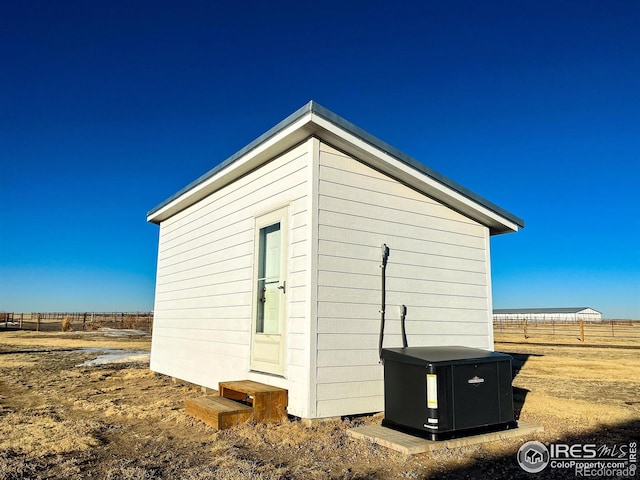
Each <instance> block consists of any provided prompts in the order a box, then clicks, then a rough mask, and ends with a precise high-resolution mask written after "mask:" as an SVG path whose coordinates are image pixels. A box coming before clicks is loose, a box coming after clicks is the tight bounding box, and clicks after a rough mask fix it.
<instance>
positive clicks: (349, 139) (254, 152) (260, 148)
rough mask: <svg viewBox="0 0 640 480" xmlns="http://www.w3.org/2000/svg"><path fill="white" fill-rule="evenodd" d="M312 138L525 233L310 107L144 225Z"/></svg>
mask: <svg viewBox="0 0 640 480" xmlns="http://www.w3.org/2000/svg"><path fill="white" fill-rule="evenodd" d="M311 136H316V137H318V138H320V139H321V140H322V141H324V142H326V143H328V144H330V145H332V146H333V147H335V148H337V149H338V150H341V151H343V152H345V153H347V154H349V155H351V156H353V157H355V158H357V159H358V160H360V161H362V162H364V163H366V164H368V165H370V166H371V167H373V168H375V169H377V170H380V171H381V172H384V173H386V174H387V175H389V176H391V177H393V178H395V179H397V180H398V181H401V182H402V183H404V184H406V185H408V186H410V187H412V188H414V189H416V190H418V191H420V192H422V193H424V194H425V195H427V196H429V197H431V198H434V199H436V200H438V201H440V202H442V203H443V204H445V205H447V206H449V207H450V208H452V209H454V210H456V211H458V212H460V213H462V214H463V215H465V216H467V217H469V218H472V219H474V220H476V221H477V222H479V223H481V224H483V225H485V226H487V227H488V228H489V229H490V232H491V234H499V233H507V232H515V231H517V230H518V228H519V227H524V221H523V220H522V219H520V218H518V217H516V216H515V215H513V214H511V213H509V212H507V211H506V210H503V209H502V208H500V207H498V206H497V205H495V204H493V203H491V202H489V201H488V200H486V199H484V198H482V197H480V196H479V195H477V194H475V193H473V192H472V191H470V190H468V189H466V188H465V187H463V186H461V185H459V184H457V183H456V182H454V181H452V180H450V179H448V178H446V177H444V176H443V175H441V174H439V173H438V172H436V171H434V170H432V169H430V168H428V167H427V166H425V165H424V164H422V163H420V162H418V161H417V160H415V159H413V158H411V157H409V156H408V155H406V154H404V153H402V152H401V151H399V150H397V149H395V148H393V147H391V146H390V145H388V144H387V143H385V142H383V141H382V140H380V139H378V138H376V137H374V136H372V135H370V134H369V133H367V132H365V131H364V130H362V129H361V128H359V127H357V126H355V125H353V124H352V123H350V122H348V121H347V120H345V119H343V118H341V117H339V116H338V115H336V114H335V113H333V112H331V111H330V110H327V109H326V108H324V107H322V106H320V105H318V104H317V103H315V102H309V103H308V104H306V105H305V106H304V107H302V108H300V109H299V110H297V111H296V112H294V113H293V114H291V115H290V116H289V117H287V118H286V119H285V120H283V121H282V122H280V123H279V124H278V125H276V126H275V127H273V128H272V129H270V130H269V131H268V132H266V133H265V134H263V135H261V136H260V137H258V138H257V139H256V140H254V141H253V142H251V143H250V144H249V145H247V146H246V147H244V148H243V149H242V150H240V151H238V152H237V153H235V154H234V155H232V156H231V157H229V158H228V159H226V160H225V161H224V162H222V163H221V164H219V165H218V166H216V167H215V168H213V169H212V170H210V171H209V172H207V173H206V174H204V175H203V176H201V177H200V178H198V179H197V180H195V181H194V182H192V183H191V184H189V185H187V186H186V187H185V188H183V189H182V190H180V191H179V192H178V193H176V194H175V195H173V196H171V197H170V198H169V199H167V200H166V201H164V202H163V203H161V204H160V205H158V206H157V207H155V208H154V209H153V210H151V211H150V212H149V213H148V214H147V221H149V222H153V223H158V224H159V223H160V222H162V221H164V220H166V219H168V218H170V217H171V216H173V215H175V214H176V213H178V212H180V211H182V210H184V209H185V208H187V207H189V206H191V205H193V204H194V203H196V202H198V201H199V200H201V199H203V198H204V197H206V196H208V195H210V194H211V193H213V192H215V191H217V190H219V189H220V188H222V187H224V186H225V185H228V184H229V183H231V182H233V181H235V180H236V179H238V178H240V177H242V176H243V175H246V174H247V173H249V172H250V171H252V170H254V169H256V168H258V167H259V166H260V165H262V164H263V163H265V162H267V161H269V160H270V159H272V158H273V157H275V156H277V155H279V154H281V153H283V152H285V151H287V150H289V149H291V148H292V147H294V146H296V145H298V144H300V143H301V142H303V141H305V140H306V139H307V138H309V137H311Z"/></svg>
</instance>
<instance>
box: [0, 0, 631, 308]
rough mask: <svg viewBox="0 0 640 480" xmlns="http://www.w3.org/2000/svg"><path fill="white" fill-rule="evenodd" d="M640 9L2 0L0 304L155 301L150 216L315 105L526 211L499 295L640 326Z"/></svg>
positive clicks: (497, 299)
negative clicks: (581, 310)
mask: <svg viewBox="0 0 640 480" xmlns="http://www.w3.org/2000/svg"><path fill="white" fill-rule="evenodd" d="M639 21H640V2H637V1H635V0H633V1H632V0H629V1H614V2H602V1H588V0H585V1H566V2H557V1H553V2H552V1H539V0H536V1H486V2H485V1H447V2H444V1H438V2H435V1H434V2H432V1H416V2H401V1H400V2H398V1H396V2H379V1H373V0H371V1H366V2H361V1H353V2H344V1H340V2H338V1H332V0H330V1H324V2H320V3H317V2H316V3H313V2H312V3H308V2H279V1H274V2H224V3H223V2H205V1H198V2H195V1H180V2H178V1H175V2H167V1H154V2H143V1H140V2H124V1H119V0H109V1H100V0H97V1H90V2H87V1H84V0H83V1H64V0H62V1H59V2H50V1H29V0H26V1H24V2H3V3H2V5H1V6H0V68H1V70H0V72H1V75H0V220H1V224H0V311H2V310H6V311H84V310H95V311H112V310H117V311H120V310H150V309H152V308H153V295H154V282H155V278H154V276H155V262H156V253H157V236H158V227H157V226H155V225H152V224H147V223H146V221H145V216H146V212H147V211H148V210H150V209H151V208H153V207H154V206H156V205H157V204H158V203H160V202H161V201H163V200H165V199H166V198H167V197H169V196H170V195H172V194H173V193H175V192H176V191H177V190H179V189H180V188H182V187H184V186H185V185H186V184H188V183H190V182H191V181H192V180H194V179H195V178H197V177H198V176H200V175H201V174H203V173H204V172H206V171H208V170H209V169H210V168H212V167H213V166H215V165H216V164H217V163H218V162H220V161H222V160H224V159H225V158H227V157H228V156H229V155H231V154H233V153H234V152H235V151H237V150H239V149H240V148H242V147H243V146H244V145H245V144H247V143H249V142H250V141H251V140H253V139H254V138H255V137H257V136H258V135H260V134H261V133H263V132H264V131H265V130H267V129H269V128H270V127H271V126H273V125H274V124H275V123H277V122H278V121H280V120H282V119H283V118H284V117H286V116H287V115H288V114H290V113H291V112H293V111H295V110H296V109H297V108H299V107H300V106H302V105H303V104H305V103H306V102H307V101H309V100H311V99H313V100H315V101H317V102H319V103H320V104H321V105H323V106H325V107H327V108H329V109H331V110H333V111H335V112H336V113H338V114H339V115H341V116H343V117H345V118H346V119H347V120H349V121H351V122H353V123H355V124H356V125H358V126H359V127H362V128H364V129H365V130H367V131H368V132H370V133H371V134H373V135H376V136H378V137H379V138H381V139H382V140H384V141H386V142H388V143H390V144H392V145H393V146H395V147H396V148H399V149H400V150H402V151H404V152H405V153H407V154H409V155H411V156H412V157H414V158H416V159H418V160H420V161H422V162H424V163H425V164H427V165H428V166H430V167H431V168H433V169H435V170H437V171H439V172H440V173H442V174H444V175H446V176H448V177H450V178H452V179H453V180H455V181H456V182H458V183H460V184H462V185H464V186H466V187H467V188H470V189H471V190H473V191H475V192H477V193H478V194H480V195H482V196H484V197H486V198H487V199H489V200H491V201H493V202H494V203H497V204H498V205H500V206H501V207H503V208H505V209H507V210H508V211H510V212H512V213H514V214H516V215H518V216H520V217H521V218H523V219H524V220H525V222H526V228H525V229H524V230H522V231H520V232H518V233H516V234H509V235H504V236H500V237H494V239H493V240H492V252H491V255H492V263H493V266H492V268H493V299H494V307H496V308H508V307H553V306H591V307H593V308H596V309H598V310H600V311H602V312H603V314H604V316H605V317H607V318H636V319H639V318H640V248H639V246H640V221H639V219H638V217H639V215H638V207H639V206H640V201H639V197H638V181H639V180H640V119H639V112H640V95H639V94H638V92H639V91H640V88H639V87H640V54H639V52H640V29H638V27H637V25H638V22H639Z"/></svg>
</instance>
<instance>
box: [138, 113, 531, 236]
mask: <svg viewBox="0 0 640 480" xmlns="http://www.w3.org/2000/svg"><path fill="white" fill-rule="evenodd" d="M309 114H313V115H314V116H317V117H318V118H321V119H324V120H326V121H328V122H330V123H331V124H333V125H335V126H337V127H339V128H340V129H342V130H343V131H345V132H347V133H349V134H351V135H353V136H354V137H356V138H358V139H360V140H362V141H364V142H366V143H367V144H369V145H371V146H373V147H375V148H376V149H378V150H380V151H381V152H383V153H385V154H388V155H390V156H391V157H393V158H395V159H397V160H399V161H400V162H402V163H403V164H405V165H407V166H409V167H411V168H412V169H413V170H415V171H417V172H420V173H422V174H424V175H426V176H428V177H429V178H430V179H432V180H435V181H436V182H437V183H439V184H441V185H444V186H446V187H448V188H449V189H451V190H453V191H454V192H456V193H458V194H459V195H462V196H463V197H465V198H467V199H469V200H471V201H472V202H475V203H476V204H478V205H479V206H482V207H484V208H486V209H487V210H489V211H491V212H493V213H495V214H497V215H499V216H501V217H503V218H504V219H506V220H507V221H509V222H512V223H513V224H515V225H516V226H518V227H521V228H523V227H524V220H522V219H521V218H519V217H517V216H516V215H513V214H512V213H509V212H508V211H506V210H504V209H503V208H501V207H499V206H498V205H496V204H494V203H492V202H490V201H489V200H487V199H485V198H483V197H481V196H480V195H478V194H476V193H474V192H472V191H471V190H469V189H467V188H465V187H463V186H462V185H460V184H458V183H456V182H454V181H453V180H451V179H449V178H447V177H445V176H444V175H442V174H440V173H438V172H436V171H435V170H433V169H431V168H429V167H427V166H426V165H424V164H423V163H421V162H419V161H418V160H416V159H414V158H412V157H410V156H409V155H407V154H405V153H403V152H401V151H400V150H398V149H396V148H394V147H392V146H391V145H389V144H388V143H386V142H384V141H382V140H380V139H379V138H377V137H375V136H373V135H371V134H369V133H368V132H366V131H364V130H363V129H361V128H360V127H357V126H356V125H354V124H352V123H351V122H349V121H347V120H345V119H344V118H342V117H340V116H339V115H337V114H335V113H333V112H332V111H331V110H328V109H327V108H324V107H323V106H321V105H319V104H318V103H316V102H314V101H313V100H312V101H310V102H308V103H307V104H306V105H304V106H303V107H301V108H299V109H298V110H296V111H295V112H294V113H292V114H291V115H289V116H288V117H287V118H285V119H284V120H282V121H281V122H280V123H278V124H277V125H276V126H274V127H273V128H271V129H269V130H268V131H267V132H265V133H264V134H262V135H260V136H259V137H258V138H256V139H255V140H254V141H252V142H251V143H249V144H248V145H247V146H245V147H244V148H242V149H241V150H239V151H237V152H236V153H234V154H233V155H231V156H230V157H229V158H227V159H226V160H224V161H223V162H221V163H220V164H218V165H216V166H215V167H214V168H212V169H211V170H209V171H208V172H207V173H205V174H204V175H202V176H201V177H199V178H198V179H196V180H195V181H193V182H191V183H190V184H189V185H187V186H186V187H184V188H183V189H181V190H180V191H178V192H177V193H176V194H174V195H172V196H171V197H169V198H168V199H167V200H165V201H164V202H162V203H160V204H159V205H158V206H156V207H155V208H153V209H152V210H150V211H149V212H148V214H147V220H149V221H152V222H154V223H159V222H160V221H162V220H164V219H166V218H168V217H170V216H171V215H173V214H175V213H176V212H177V211H180V210H181V209H183V208H186V206H188V203H187V202H184V201H183V202H181V206H177V205H175V206H174V208H173V209H171V211H169V208H168V207H169V206H170V204H172V203H178V200H179V199H180V197H183V196H185V195H186V194H187V193H189V192H190V191H192V190H194V189H196V188H198V187H200V186H202V185H203V184H204V183H205V182H209V181H212V179H213V178H214V177H215V176H216V175H218V174H220V173H221V172H222V171H223V170H224V169H226V168H227V167H230V166H232V165H233V164H234V163H235V162H237V161H239V160H240V159H242V158H243V157H245V156H246V155H248V154H250V153H252V152H254V151H256V150H258V149H259V147H263V146H264V144H266V143H268V142H269V141H270V140H273V139H274V137H276V136H277V135H278V134H280V133H281V132H283V131H284V130H286V129H288V128H289V127H291V126H293V125H294V124H295V123H296V122H297V121H299V120H301V119H302V118H303V117H304V116H305V115H309ZM312 123H313V122H312ZM298 130H300V131H299V132H298V134H297V135H293V136H292V140H291V142H293V141H294V140H296V141H298V142H299V141H300V140H301V139H304V138H308V137H309V136H313V135H315V136H318V137H319V138H321V139H324V138H323V133H326V130H324V129H322V128H320V127H318V125H315V126H314V127H311V126H308V125H302V126H301V127H300V128H299V129H298ZM334 138H335V136H334ZM328 143H331V142H330V141H329V142H328ZM334 146H337V147H339V146H340V145H334ZM265 148H266V147H265ZM203 195H204V194H203ZM199 198H202V195H201V196H200V197H198V196H195V195H194V198H193V200H192V201H193V202H195V201H197V200H198V199H199ZM185 205H186V206H185ZM163 209H165V210H166V213H162V214H161V212H160V211H161V210H163ZM516 229H517V228H516ZM504 231H509V230H507V229H504V230H499V229H496V230H495V231H494V232H493V233H502V232H504Z"/></svg>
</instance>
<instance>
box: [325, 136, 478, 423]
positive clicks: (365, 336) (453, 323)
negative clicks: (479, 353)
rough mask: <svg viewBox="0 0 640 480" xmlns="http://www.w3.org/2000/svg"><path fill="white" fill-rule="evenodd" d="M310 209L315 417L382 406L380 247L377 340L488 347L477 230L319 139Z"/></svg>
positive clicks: (392, 343)
mask: <svg viewBox="0 0 640 480" xmlns="http://www.w3.org/2000/svg"><path fill="white" fill-rule="evenodd" d="M318 190H319V199H318V204H319V212H318V240H319V242H318V272H317V292H318V319H317V344H318V347H317V348H318V353H317V365H316V366H317V386H316V401H317V413H318V416H336V415H346V414H351V413H365V412H369V411H377V410H382V409H383V403H384V402H383V401H384V397H383V391H382V390H383V389H382V381H383V372H382V367H381V365H380V364H379V358H378V334H379V329H380V313H379V310H380V301H381V293H380V288H381V278H380V275H381V270H380V263H381V245H382V244H383V243H385V244H387V245H388V247H389V249H390V255H389V260H388V264H387V270H386V273H387V285H386V288H387V299H386V300H387V302H386V303H387V309H386V318H387V324H386V329H385V342H384V345H385V346H389V347H393V346H401V345H402V343H401V336H400V321H399V310H398V306H399V305H401V304H404V305H406V306H407V317H406V331H407V336H408V341H409V345H414V346H418V345H447V344H456V345H467V346H474V347H481V348H490V347H491V345H489V343H490V332H489V330H490V329H489V319H490V317H489V313H488V312H489V308H490V299H489V289H490V284H489V278H488V276H489V272H490V268H489V264H488V252H487V251H486V234H487V232H486V228H485V227H483V226H482V225H480V224H478V223H476V222H474V221H472V220H470V219H469V218H467V217H465V216H463V215H461V214H459V213H457V212H455V211H453V210H451V209H450V208H448V207H446V206H444V205H442V204H440V203H439V202H437V201H435V200H433V199H431V198H428V197H426V196H424V195H422V194H420V193H418V192H416V191H415V190H413V189H411V188H409V187H407V186H405V185H404V184H402V183H400V182H398V181H396V180H394V179H392V178H390V177H387V176H385V175H383V174H381V173H380V172H378V171H376V170H374V169H372V168H370V167H368V166H367V165H364V164H363V163H361V162H358V161H357V160H355V159H353V158H350V157H348V156H346V155H345V154H343V153H341V152H338V151H337V150H335V149H333V148H332V147H330V146H327V145H324V144H322V146H321V151H320V169H319V187H318Z"/></svg>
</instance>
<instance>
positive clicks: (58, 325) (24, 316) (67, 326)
mask: <svg viewBox="0 0 640 480" xmlns="http://www.w3.org/2000/svg"><path fill="white" fill-rule="evenodd" d="M105 327H106V328H120V329H122V328H129V329H136V330H144V331H147V332H151V329H152V328H153V312H73V313H64V312H53V313H37V312H36V313H12V312H0V331H2V330H3V329H4V330H16V329H19V330H33V331H39V332H60V331H92V330H98V329H99V328H105Z"/></svg>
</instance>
